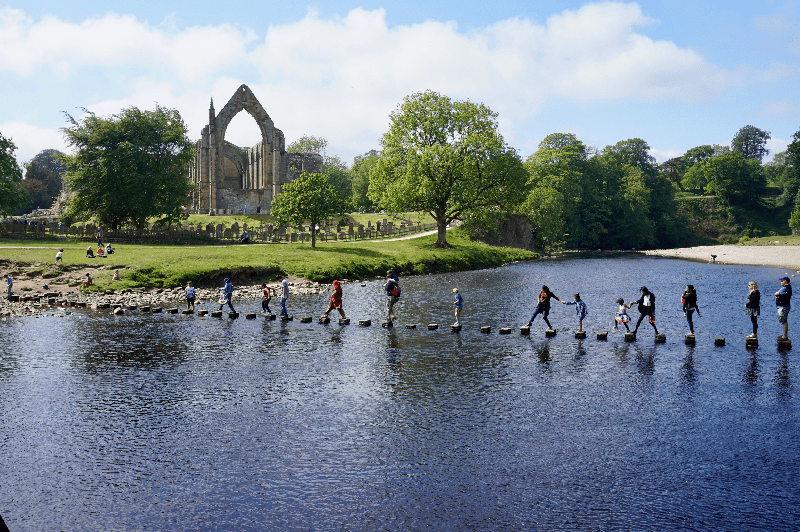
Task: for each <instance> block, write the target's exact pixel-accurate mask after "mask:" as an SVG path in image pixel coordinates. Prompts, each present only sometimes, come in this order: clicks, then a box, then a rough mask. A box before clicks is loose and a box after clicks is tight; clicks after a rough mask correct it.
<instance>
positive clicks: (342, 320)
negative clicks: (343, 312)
mask: <svg viewBox="0 0 800 532" xmlns="http://www.w3.org/2000/svg"><path fill="white" fill-rule="evenodd" d="M339 325H350V318H339Z"/></svg>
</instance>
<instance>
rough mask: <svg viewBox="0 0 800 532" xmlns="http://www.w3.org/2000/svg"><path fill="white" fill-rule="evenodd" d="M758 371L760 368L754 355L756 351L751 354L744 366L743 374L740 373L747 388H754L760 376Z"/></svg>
mask: <svg viewBox="0 0 800 532" xmlns="http://www.w3.org/2000/svg"><path fill="white" fill-rule="evenodd" d="M760 373H761V368H759V364H758V357H757V356H756V353H755V352H753V356H752V357H751V358H750V360H749V361H748V363H747V365H746V366H745V368H744V375H742V381H744V383H745V385H746V389H747V390H754V389H755V387H756V386H757V385H758V381H759V380H760V378H761V375H760Z"/></svg>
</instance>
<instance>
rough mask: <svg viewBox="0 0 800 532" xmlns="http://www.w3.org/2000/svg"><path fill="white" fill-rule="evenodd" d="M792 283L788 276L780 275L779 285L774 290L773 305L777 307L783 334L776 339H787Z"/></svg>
mask: <svg viewBox="0 0 800 532" xmlns="http://www.w3.org/2000/svg"><path fill="white" fill-rule="evenodd" d="M791 299H792V285H791V284H790V281H789V278H788V277H781V287H780V289H779V290H778V291H777V292H775V305H777V307H778V323H780V324H781V325H783V334H782V335H781V336H778V340H788V339H789V321H788V318H789V311H790V310H791V308H792V306H791Z"/></svg>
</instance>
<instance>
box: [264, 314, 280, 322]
mask: <svg viewBox="0 0 800 532" xmlns="http://www.w3.org/2000/svg"><path fill="white" fill-rule="evenodd" d="M265 316H266V318H267V319H268V320H269V321H275V320H277V319H278V316H276V315H275V314H265Z"/></svg>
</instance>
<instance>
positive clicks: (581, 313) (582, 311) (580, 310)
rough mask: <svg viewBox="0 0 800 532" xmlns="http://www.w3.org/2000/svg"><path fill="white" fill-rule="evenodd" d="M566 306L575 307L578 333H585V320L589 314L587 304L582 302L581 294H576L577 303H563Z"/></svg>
mask: <svg viewBox="0 0 800 532" xmlns="http://www.w3.org/2000/svg"><path fill="white" fill-rule="evenodd" d="M562 303H564V304H565V305H575V314H576V315H577V316H578V332H583V320H584V318H586V314H588V313H589V312H588V311H587V310H586V303H584V302H583V300H581V295H580V294H575V301H562Z"/></svg>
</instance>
